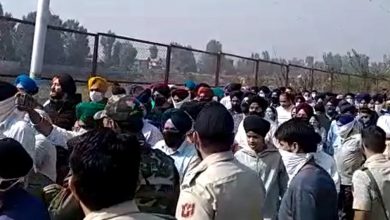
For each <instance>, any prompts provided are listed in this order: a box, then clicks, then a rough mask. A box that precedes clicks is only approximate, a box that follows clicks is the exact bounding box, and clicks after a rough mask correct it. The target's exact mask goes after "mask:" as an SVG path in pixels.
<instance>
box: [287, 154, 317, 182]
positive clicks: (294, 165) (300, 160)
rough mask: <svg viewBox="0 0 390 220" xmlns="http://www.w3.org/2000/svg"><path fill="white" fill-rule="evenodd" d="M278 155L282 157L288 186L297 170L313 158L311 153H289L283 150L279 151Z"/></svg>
mask: <svg viewBox="0 0 390 220" xmlns="http://www.w3.org/2000/svg"><path fill="white" fill-rule="evenodd" d="M279 153H280V155H281V156H282V160H283V164H284V166H285V167H286V171H287V174H288V177H289V184H290V182H291V180H292V179H293V178H294V177H295V175H297V173H298V172H299V170H300V169H301V168H302V167H303V166H304V165H305V164H306V163H307V162H308V161H309V160H310V159H311V158H312V157H313V154H311V153H309V154H306V153H291V152H288V151H286V150H283V149H279Z"/></svg>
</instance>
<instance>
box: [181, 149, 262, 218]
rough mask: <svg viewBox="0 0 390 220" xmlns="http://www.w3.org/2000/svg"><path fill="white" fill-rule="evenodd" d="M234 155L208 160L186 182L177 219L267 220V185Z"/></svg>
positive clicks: (211, 157) (227, 154) (212, 157)
mask: <svg viewBox="0 0 390 220" xmlns="http://www.w3.org/2000/svg"><path fill="white" fill-rule="evenodd" d="M259 181H260V182H261V183H262V181H261V179H260V178H259V177H258V175H257V174H256V173H255V172H254V171H252V170H250V169H249V168H247V167H246V166H245V165H242V164H241V163H239V162H238V161H237V160H235V159H234V156H233V154H232V153H231V152H223V153H215V154H212V155H210V156H208V157H207V158H205V159H204V160H203V161H202V162H201V163H200V164H199V165H198V166H197V167H196V168H195V169H194V170H192V171H191V172H190V173H189V174H188V175H187V176H186V177H185V179H184V182H183V184H182V191H181V193H180V197H179V202H178V205H177V209H176V218H177V219H201V220H207V219H223V220H229V219H232V220H236V219H245V220H251V219H256V220H257V219H263V211H262V210H263V206H264V198H265V190H264V185H261V187H259Z"/></svg>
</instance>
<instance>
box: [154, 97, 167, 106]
mask: <svg viewBox="0 0 390 220" xmlns="http://www.w3.org/2000/svg"><path fill="white" fill-rule="evenodd" d="M166 101H167V100H166V99H165V97H161V96H155V97H154V102H155V103H156V106H162V105H164V103H165V102H166Z"/></svg>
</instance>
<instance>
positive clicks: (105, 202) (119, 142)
mask: <svg viewBox="0 0 390 220" xmlns="http://www.w3.org/2000/svg"><path fill="white" fill-rule="evenodd" d="M69 145H70V147H71V148H72V149H73V151H72V154H71V156H70V168H71V170H72V176H71V177H70V179H69V186H70V189H71V190H72V193H73V195H74V196H75V197H76V198H77V201H79V202H80V204H81V207H82V209H83V212H84V214H85V215H86V216H85V218H84V219H85V220H103V219H113V220H114V219H118V220H120V219H151V220H153V219H160V218H158V217H156V216H153V215H150V214H143V213H140V211H139V209H138V208H137V205H136V202H135V194H136V190H137V184H138V180H139V179H138V177H139V171H140V160H141V154H140V145H139V142H138V140H137V138H136V137H135V136H130V135H126V134H117V133H115V132H114V131H112V130H110V129H107V128H105V129H101V130H94V131H90V132H88V133H86V134H84V135H82V136H80V137H78V138H77V139H75V140H72V141H70V143H69Z"/></svg>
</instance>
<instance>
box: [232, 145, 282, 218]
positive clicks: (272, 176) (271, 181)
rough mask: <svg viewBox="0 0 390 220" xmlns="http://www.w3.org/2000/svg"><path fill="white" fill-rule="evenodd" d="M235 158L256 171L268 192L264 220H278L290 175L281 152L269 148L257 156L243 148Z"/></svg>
mask: <svg viewBox="0 0 390 220" xmlns="http://www.w3.org/2000/svg"><path fill="white" fill-rule="evenodd" d="M234 157H235V158H236V159H237V160H238V161H239V162H241V163H242V164H244V165H245V166H247V167H249V168H250V169H252V170H253V171H255V172H256V173H257V174H258V175H259V177H260V178H261V180H262V182H263V183H264V187H265V190H266V196H265V203H264V219H266V220H274V219H277V216H278V210H279V205H280V198H282V197H283V194H284V192H285V191H286V190H287V182H288V175H287V172H286V168H285V167H284V164H283V161H282V158H281V156H280V154H279V151H278V150H277V149H276V148H274V147H268V148H267V149H265V150H264V151H263V152H261V153H258V154H256V152H254V151H253V150H251V149H248V148H243V149H241V150H239V151H238V152H237V153H236V154H235V155H234Z"/></svg>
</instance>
